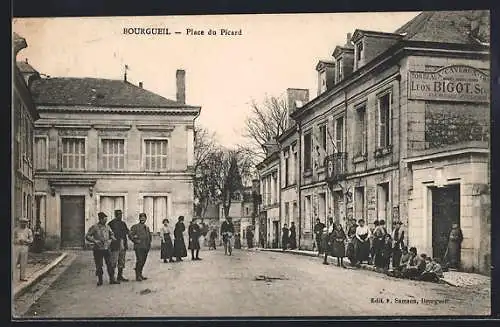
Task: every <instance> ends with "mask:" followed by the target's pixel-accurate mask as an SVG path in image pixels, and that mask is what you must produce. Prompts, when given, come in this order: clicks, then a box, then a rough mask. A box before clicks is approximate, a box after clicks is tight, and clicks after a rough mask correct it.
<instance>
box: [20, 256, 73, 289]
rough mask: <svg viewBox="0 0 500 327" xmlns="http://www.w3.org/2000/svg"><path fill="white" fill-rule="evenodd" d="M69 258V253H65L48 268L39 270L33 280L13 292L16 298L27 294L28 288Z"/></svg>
mask: <svg viewBox="0 0 500 327" xmlns="http://www.w3.org/2000/svg"><path fill="white" fill-rule="evenodd" d="M67 256H68V253H67V252H63V253H62V254H61V255H60V256H59V257H57V258H56V259H55V260H54V261H52V262H51V263H50V264H48V265H47V266H45V267H43V268H42V269H40V270H38V271H37V272H36V273H35V274H34V275H33V276H32V278H31V279H30V280H29V281H27V282H25V283H23V284H21V285H19V286H18V287H17V288H15V289H14V291H13V294H14V298H16V297H18V296H20V295H22V294H23V293H24V292H26V290H27V289H28V288H30V287H31V286H33V284H35V283H36V282H38V281H39V280H40V279H42V278H43V277H45V276H46V275H47V274H48V273H49V272H50V271H51V270H52V269H54V268H55V267H56V266H57V265H58V264H59V263H60V262H61V261H62V260H63V259H64V258H66V257H67Z"/></svg>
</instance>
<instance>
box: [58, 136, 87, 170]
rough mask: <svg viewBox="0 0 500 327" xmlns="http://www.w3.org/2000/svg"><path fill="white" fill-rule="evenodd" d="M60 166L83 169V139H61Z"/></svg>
mask: <svg viewBox="0 0 500 327" xmlns="http://www.w3.org/2000/svg"><path fill="white" fill-rule="evenodd" d="M62 168H63V169H72V170H83V169H85V139H84V138H63V139H62Z"/></svg>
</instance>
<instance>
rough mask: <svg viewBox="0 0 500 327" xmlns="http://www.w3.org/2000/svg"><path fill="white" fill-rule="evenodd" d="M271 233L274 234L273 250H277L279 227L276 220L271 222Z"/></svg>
mask: <svg viewBox="0 0 500 327" xmlns="http://www.w3.org/2000/svg"><path fill="white" fill-rule="evenodd" d="M273 232H274V237H273V248H275V249H277V248H279V241H280V226H279V221H277V220H275V221H273Z"/></svg>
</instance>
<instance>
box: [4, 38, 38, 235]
mask: <svg viewBox="0 0 500 327" xmlns="http://www.w3.org/2000/svg"><path fill="white" fill-rule="evenodd" d="M27 46H28V44H27V43H26V40H25V39H24V38H22V37H21V36H19V35H18V34H16V33H14V36H13V50H14V52H13V54H14V56H13V63H12V67H13V74H12V77H13V83H12V84H13V92H12V125H11V131H12V134H11V135H12V157H11V160H12V162H11V164H12V170H11V171H12V192H13V194H12V197H11V208H12V226H15V223H16V220H17V219H18V218H21V217H24V218H27V219H28V220H29V225H30V227H31V228H34V226H35V223H36V221H35V215H34V212H35V211H34V206H33V203H34V195H35V191H34V183H35V182H34V175H35V174H34V168H33V165H34V155H33V137H34V129H35V125H34V124H35V121H36V120H37V119H38V118H39V114H38V111H37V109H36V107H35V104H34V103H33V99H32V96H31V92H30V89H29V85H30V83H31V79H30V76H29V69H28V68H29V65H28V64H27V63H25V62H17V63H16V56H17V54H18V52H19V51H21V50H22V49H24V48H26V47H27Z"/></svg>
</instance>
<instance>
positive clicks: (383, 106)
mask: <svg viewBox="0 0 500 327" xmlns="http://www.w3.org/2000/svg"><path fill="white" fill-rule="evenodd" d="M391 99H392V97H391V93H386V94H384V95H383V96H381V97H379V98H378V101H377V102H378V110H377V146H378V148H385V147H388V146H389V145H390V144H391V139H390V136H391V124H390V123H391Z"/></svg>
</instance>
